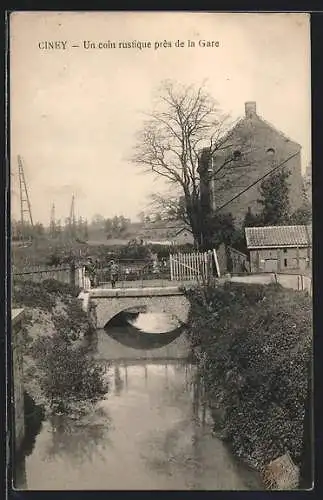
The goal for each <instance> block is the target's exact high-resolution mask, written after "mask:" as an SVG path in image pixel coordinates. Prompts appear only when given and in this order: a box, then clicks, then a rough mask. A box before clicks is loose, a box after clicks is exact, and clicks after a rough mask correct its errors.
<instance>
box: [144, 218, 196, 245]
mask: <svg viewBox="0 0 323 500" xmlns="http://www.w3.org/2000/svg"><path fill="white" fill-rule="evenodd" d="M142 238H143V240H144V241H148V242H163V241H165V242H167V243H168V244H170V243H171V244H175V245H185V244H191V245H192V244H193V243H194V237H193V235H192V232H191V231H190V229H189V228H188V227H187V226H186V225H185V224H184V223H183V222H181V221H171V222H169V221H156V222H152V223H149V224H147V225H145V226H144V227H143V230H142Z"/></svg>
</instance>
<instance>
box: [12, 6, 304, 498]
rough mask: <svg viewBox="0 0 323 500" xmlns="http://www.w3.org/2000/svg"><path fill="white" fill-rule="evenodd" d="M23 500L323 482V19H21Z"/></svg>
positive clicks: (15, 373) (18, 394)
mask: <svg viewBox="0 0 323 500" xmlns="http://www.w3.org/2000/svg"><path fill="white" fill-rule="evenodd" d="M8 39H9V62H10V66H9V77H8V82H9V87H8V100H9V104H10V109H9V115H8V116H9V123H8V127H9V130H10V136H9V141H10V143H9V145H10V193H11V214H10V225H11V269H10V271H11V281H12V290H11V334H10V342H11V344H10V345H11V353H12V373H10V374H9V375H10V376H11V377H10V380H11V381H12V383H11V386H12V394H13V397H12V401H13V403H12V407H10V411H11V410H12V419H11V420H12V421H11V431H10V432H11V435H12V436H13V439H12V450H11V452H12V463H13V471H12V475H13V477H12V481H11V479H10V481H11V487H12V488H14V489H16V490H79V491H85V490H92V491H97V490H105V491H110V490H128V491H129V490H139V491H143V490H180V491H187V490H195V491H198V490H199V491H201V490H212V491H219V490H235V491H242V490H244V491H253V490H257V491H259V490H300V489H310V488H311V487H312V486H313V426H312V408H313V394H312V384H313V377H312V370H313V369H312V364H313V363H312V358H313V351H312V196H311V193H312V184H311V87H310V55H311V54H310V16H309V14H306V13H287V12H286V13H283V12H282V13H262V12H253V13H251V12H250V13H232V12H209V13H208V12H194V13H193V12H158V13H157V12H112V11H110V12H107V11H105V12H81V11H74V12H73V11H71V12H66V11H64V12H59V11H57V12H55V11H51V12H50V11H24V12H22V11H21V12H20V11H16V12H13V13H11V14H10V16H9V35H8Z"/></svg>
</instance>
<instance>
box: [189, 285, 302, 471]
mask: <svg viewBox="0 0 323 500" xmlns="http://www.w3.org/2000/svg"><path fill="white" fill-rule="evenodd" d="M188 298H189V300H190V302H191V311H190V333H189V335H190V340H191V344H192V346H193V349H194V356H195V357H196V359H197V362H198V365H199V368H200V370H201V374H202V376H203V378H204V382H205V387H206V392H207V399H208V403H209V405H210V407H211V408H212V410H213V416H214V420H215V429H216V432H217V433H218V434H219V435H220V436H221V437H222V438H223V439H225V440H226V441H227V442H228V443H229V444H230V446H231V447H232V450H233V452H234V453H235V454H236V455H237V456H239V457H241V458H243V459H244V460H246V461H247V462H248V463H249V464H251V465H253V466H254V467H255V468H257V469H258V470H261V469H262V468H263V467H264V466H266V465H268V463H269V462H271V461H272V460H274V459H276V458H277V457H280V456H281V455H283V454H284V453H286V451H288V452H289V453H290V455H291V457H292V459H293V460H294V462H296V464H299V465H300V462H301V459H302V450H303V423H304V403H305V399H306V395H307V382H308V372H307V366H308V362H309V360H310V358H311V356H312V304H311V299H310V297H308V296H307V295H306V294H305V293H301V292H294V291H293V290H288V289H283V288H282V287H280V286H279V285H245V284H240V283H227V284H225V285H224V286H222V287H220V286H219V287H218V288H216V287H215V288H213V289H211V290H207V293H205V290H204V292H203V291H202V290H201V289H200V290H199V289H195V290H191V291H190V292H188Z"/></svg>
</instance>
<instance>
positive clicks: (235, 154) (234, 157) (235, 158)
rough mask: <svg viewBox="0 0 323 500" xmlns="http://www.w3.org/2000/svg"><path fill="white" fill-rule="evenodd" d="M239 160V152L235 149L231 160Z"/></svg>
mask: <svg viewBox="0 0 323 500" xmlns="http://www.w3.org/2000/svg"><path fill="white" fill-rule="evenodd" d="M240 158H241V151H238V150H237V149H236V150H235V151H233V159H234V160H239V159H240Z"/></svg>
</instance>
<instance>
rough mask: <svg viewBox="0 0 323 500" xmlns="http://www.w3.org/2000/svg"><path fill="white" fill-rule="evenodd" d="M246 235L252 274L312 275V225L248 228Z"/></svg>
mask: <svg viewBox="0 0 323 500" xmlns="http://www.w3.org/2000/svg"><path fill="white" fill-rule="evenodd" d="M245 236H246V243H247V248H248V251H249V257H250V270H251V272H254V273H259V272H261V273H263V272H265V273H266V272H268V273H270V272H277V273H284V272H285V273H310V272H311V263H312V228H311V226H267V227H246V228H245Z"/></svg>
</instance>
